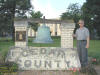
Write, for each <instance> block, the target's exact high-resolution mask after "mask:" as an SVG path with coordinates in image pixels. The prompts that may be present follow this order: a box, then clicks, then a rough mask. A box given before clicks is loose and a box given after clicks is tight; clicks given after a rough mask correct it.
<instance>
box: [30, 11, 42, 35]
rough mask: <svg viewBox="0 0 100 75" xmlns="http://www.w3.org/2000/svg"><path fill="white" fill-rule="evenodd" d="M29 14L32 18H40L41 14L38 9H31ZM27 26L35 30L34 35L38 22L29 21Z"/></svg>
mask: <svg viewBox="0 0 100 75" xmlns="http://www.w3.org/2000/svg"><path fill="white" fill-rule="evenodd" d="M30 14H31V18H32V19H40V18H42V16H43V14H42V13H41V12H40V11H37V12H34V11H32V12H31V13H30ZM29 26H30V27H31V28H32V29H33V30H34V31H35V35H36V31H37V29H38V27H39V23H34V22H29Z"/></svg>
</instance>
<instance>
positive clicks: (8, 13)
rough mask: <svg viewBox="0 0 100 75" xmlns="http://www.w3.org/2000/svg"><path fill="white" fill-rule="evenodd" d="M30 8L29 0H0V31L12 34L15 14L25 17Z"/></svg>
mask: <svg viewBox="0 0 100 75" xmlns="http://www.w3.org/2000/svg"><path fill="white" fill-rule="evenodd" d="M29 10H31V4H30V0H0V33H1V36H2V34H4V33H8V32H10V33H11V34H12V35H13V36H14V18H15V16H20V17H25V16H26V12H27V11H29Z"/></svg>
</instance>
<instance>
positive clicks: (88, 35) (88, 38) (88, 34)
mask: <svg viewBox="0 0 100 75" xmlns="http://www.w3.org/2000/svg"><path fill="white" fill-rule="evenodd" d="M86 36H87V39H86V40H87V44H86V48H89V42H90V33H89V30H88V29H87V30H86Z"/></svg>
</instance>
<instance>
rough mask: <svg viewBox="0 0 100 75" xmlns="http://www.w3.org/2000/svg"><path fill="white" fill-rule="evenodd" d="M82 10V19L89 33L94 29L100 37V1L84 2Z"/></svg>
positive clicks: (90, 0)
mask: <svg viewBox="0 0 100 75" xmlns="http://www.w3.org/2000/svg"><path fill="white" fill-rule="evenodd" d="M82 10H83V18H84V20H85V22H86V25H88V28H89V29H90V30H91V33H92V32H93V29H96V30H97V33H98V36H100V25H99V24H100V0H86V3H84V5H83V7H82Z"/></svg>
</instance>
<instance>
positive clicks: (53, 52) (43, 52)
mask: <svg viewBox="0 0 100 75" xmlns="http://www.w3.org/2000/svg"><path fill="white" fill-rule="evenodd" d="M15 49H16V48H15ZM17 49H18V50H17ZM17 49H16V50H17V51H19V48H17ZM16 50H14V49H12V51H10V52H13V53H14V51H15V53H14V56H16V60H15V57H13V56H12V55H10V60H11V59H14V62H17V64H18V65H19V69H22V70H68V69H70V68H80V67H81V65H80V61H79V57H78V55H77V51H76V49H73V48H59V47H28V48H24V47H23V48H20V52H19V54H18V52H17V51H16ZM10 54H12V53H10ZM18 55H19V56H18ZM11 56H12V57H11Z"/></svg>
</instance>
